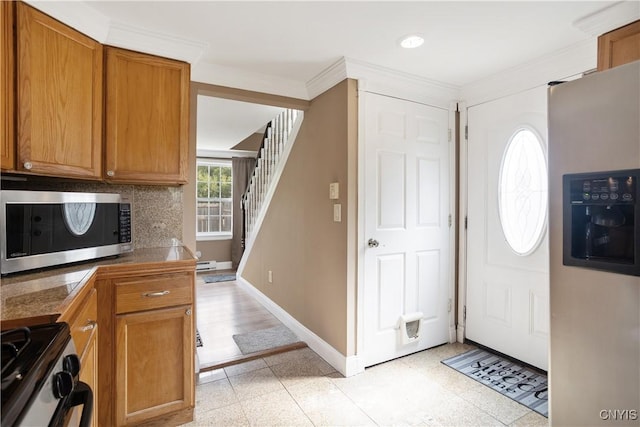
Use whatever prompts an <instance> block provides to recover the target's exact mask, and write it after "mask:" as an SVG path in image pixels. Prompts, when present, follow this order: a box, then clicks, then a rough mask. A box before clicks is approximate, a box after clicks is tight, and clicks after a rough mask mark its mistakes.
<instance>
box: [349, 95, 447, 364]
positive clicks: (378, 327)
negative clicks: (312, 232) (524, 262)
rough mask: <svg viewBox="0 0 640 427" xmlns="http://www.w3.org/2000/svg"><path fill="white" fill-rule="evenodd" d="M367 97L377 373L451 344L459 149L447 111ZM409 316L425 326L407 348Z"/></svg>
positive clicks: (369, 269)
mask: <svg viewBox="0 0 640 427" xmlns="http://www.w3.org/2000/svg"><path fill="white" fill-rule="evenodd" d="M361 96H362V97H364V100H363V102H361V104H360V105H361V108H362V109H363V111H361V117H363V120H364V128H363V133H364V135H363V139H362V140H363V141H364V145H365V147H364V156H365V158H364V181H365V182H364V188H365V194H364V195H363V197H364V204H363V205H364V213H363V218H364V228H363V233H364V236H363V237H364V242H362V243H363V246H364V248H363V249H362V250H363V251H364V252H363V257H364V272H363V277H364V286H363V289H364V296H363V299H364V313H363V319H364V326H363V330H364V342H363V345H364V349H363V350H364V351H363V354H364V361H365V366H371V365H374V364H376V363H380V362H384V361H387V360H390V359H393V358H396V357H400V356H403V355H406V354H409V353H413V352H416V351H419V350H424V349H426V348H429V347H433V346H436V345H439V344H443V343H446V342H448V341H449V316H448V311H449V307H450V298H451V291H450V289H451V286H450V283H451V282H450V280H451V275H450V268H451V265H450V262H451V260H450V254H449V250H450V238H451V230H452V228H450V226H449V213H450V206H449V203H450V197H451V195H450V188H449V184H450V182H451V181H450V176H449V173H450V159H451V154H450V147H451V144H450V143H449V142H448V128H449V125H448V123H449V112H448V111H447V110H444V109H441V108H435V107H431V106H427V105H423V104H418V103H414V102H410V101H405V100H399V99H396V98H390V97H385V96H382V95H375V94H371V93H361ZM368 241H370V245H369V244H368V243H367V242H368ZM418 313H421V314H418ZM402 316H406V317H405V320H408V319H411V318H412V317H414V316H419V319H417V321H414V322H413V323H412V322H411V321H409V322H408V326H409V329H411V327H412V326H414V327H415V326H417V324H418V323H421V325H420V333H419V335H418V336H417V338H415V339H409V338H411V337H413V334H412V333H411V332H410V333H409V334H407V337H408V338H407V339H405V340H404V341H403V339H402V332H404V331H401V328H399V326H401V323H400V320H401V317H402ZM404 330H406V328H405V329H404Z"/></svg>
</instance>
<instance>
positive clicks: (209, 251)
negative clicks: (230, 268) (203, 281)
mask: <svg viewBox="0 0 640 427" xmlns="http://www.w3.org/2000/svg"><path fill="white" fill-rule="evenodd" d="M196 251H200V252H202V255H200V261H218V262H225V261H231V239H226V240H198V241H197V242H196Z"/></svg>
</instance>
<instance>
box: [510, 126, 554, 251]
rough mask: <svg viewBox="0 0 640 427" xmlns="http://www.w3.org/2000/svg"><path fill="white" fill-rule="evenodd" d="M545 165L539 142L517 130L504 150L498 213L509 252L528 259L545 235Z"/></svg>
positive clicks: (535, 136)
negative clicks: (526, 256)
mask: <svg viewBox="0 0 640 427" xmlns="http://www.w3.org/2000/svg"><path fill="white" fill-rule="evenodd" d="M547 193H548V186H547V162H546V159H545V154H544V149H543V146H542V141H541V140H540V138H539V137H538V136H537V135H536V134H535V133H534V132H533V131H532V130H530V129H526V128H521V129H519V130H517V131H516V132H515V133H514V134H513V136H512V137H511V139H510V140H509V143H508V144H507V147H506V148H505V151H504V155H503V157H502V164H501V166H500V178H499V182H498V211H499V214H500V224H501V225H502V231H503V233H504V236H505V238H506V240H507V243H508V244H509V246H511V249H513V251H514V252H516V253H517V254H518V255H529V254H530V253H532V252H533V251H534V250H536V248H537V247H538V245H539V244H540V242H541V241H542V237H543V235H544V232H545V223H546V219H547Z"/></svg>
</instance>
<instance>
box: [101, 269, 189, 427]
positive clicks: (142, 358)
mask: <svg viewBox="0 0 640 427" xmlns="http://www.w3.org/2000/svg"><path fill="white" fill-rule="evenodd" d="M167 264H171V263H167ZM96 287H97V288H98V306H99V313H101V314H99V319H98V322H99V323H100V328H101V329H100V342H99V344H100V355H99V360H98V361H99V369H98V372H99V392H100V402H99V417H100V418H99V424H100V425H105V426H107V425H108V426H112V425H117V426H132V425H163V426H164V425H180V424H184V423H188V422H189V421H191V420H192V419H193V409H194V405H195V338H194V336H195V332H194V331H195V322H194V317H195V316H194V314H193V307H194V304H195V302H194V287H195V262H193V261H191V262H189V263H185V265H177V266H174V267H166V266H164V265H163V263H157V264H153V266H146V267H145V266H139V267H135V266H127V267H122V268H121V269H117V268H114V269H105V270H100V271H99V272H98V280H97V284H96Z"/></svg>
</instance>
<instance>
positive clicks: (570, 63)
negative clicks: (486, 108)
mask: <svg viewBox="0 0 640 427" xmlns="http://www.w3.org/2000/svg"><path fill="white" fill-rule="evenodd" d="M597 52H598V47H597V40H596V39H595V38H591V39H589V40H585V41H583V42H581V43H577V44H574V45H572V46H569V47H567V48H564V49H560V50H557V51H555V52H552V53H550V54H548V55H545V56H542V57H540V58H538V59H536V60H533V61H530V62H527V63H524V64H521V65H518V66H517V67H513V68H510V69H507V70H504V71H502V72H500V73H497V74H494V75H491V76H489V77H487V78H484V79H481V80H478V81H476V82H473V83H470V84H468V85H465V86H463V87H462V88H461V90H460V99H462V100H464V101H465V103H466V104H467V106H469V107H470V106H473V105H477V104H480V103H483V102H487V101H491V100H494V99H498V98H501V97H503V96H507V95H510V94H514V93H518V92H521V91H524V90H528V89H532V88H534V87H538V86H542V85H546V84H547V83H549V82H550V81H553V80H563V79H568V78H570V77H572V76H575V75H577V74H581V73H584V72H586V71H589V70H592V69H594V68H596V65H597V64H596V61H597Z"/></svg>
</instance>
